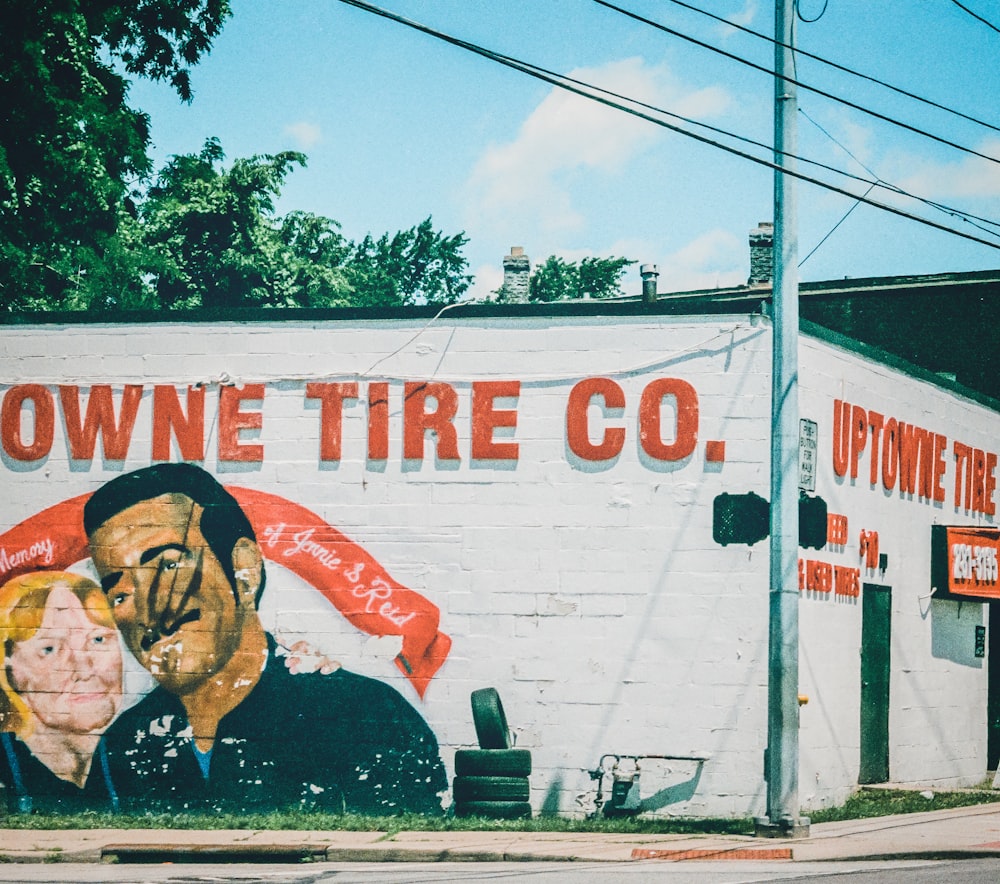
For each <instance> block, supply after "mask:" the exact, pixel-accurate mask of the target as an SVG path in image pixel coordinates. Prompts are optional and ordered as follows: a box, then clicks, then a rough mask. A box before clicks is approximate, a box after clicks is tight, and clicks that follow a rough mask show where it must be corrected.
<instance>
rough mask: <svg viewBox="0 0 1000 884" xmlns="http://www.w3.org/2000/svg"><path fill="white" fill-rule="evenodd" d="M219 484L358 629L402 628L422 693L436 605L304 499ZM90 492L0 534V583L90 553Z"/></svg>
mask: <svg viewBox="0 0 1000 884" xmlns="http://www.w3.org/2000/svg"><path fill="white" fill-rule="evenodd" d="M226 490H227V491H229V493H230V494H232V495H233V497H235V498H236V500H237V502H238V503H239V504H240V506H241V507H242V508H243V510H244V511H245V512H246V514H247V516H248V518H249V519H250V522H251V524H252V525H253V528H254V531H255V533H256V534H257V542H258V544H259V546H260V548H261V552H262V553H263V554H264V556H265V558H268V559H270V560H272V561H274V562H276V563H278V564H280V565H282V566H283V567H285V568H287V569H288V570H289V571H291V572H292V573H294V574H297V575H298V576H299V577H301V578H302V579H303V580H306V581H307V582H308V583H310V584H311V585H312V586H314V587H315V588H316V589H317V590H319V591H320V592H321V593H322V594H323V595H324V596H325V597H326V598H327V599H328V600H329V601H330V602H331V603H332V604H333V605H334V606H335V607H336V608H337V610H338V611H340V613H341V614H343V615H344V617H346V618H347V620H348V621H349V622H350V623H351V624H352V625H354V626H355V627H357V628H358V629H360V630H362V631H363V632H367V633H369V634H371V635H379V636H382V635H399V636H402V639H403V647H402V651H401V652H400V654H399V655H398V656H397V657H396V665H397V666H398V667H399V669H400V670H401V671H402V672H403V674H404V675H405V676H406V677H407V678H408V679H409V680H410V682H411V683H412V684H413V686H414V688H415V689H416V691H417V693H418V694H419V695H420V696H421V697H422V696H423V695H424V691H425V690H426V689H427V685H428V684H429V683H430V680H431V679H432V678H433V677H434V674H435V673H436V672H437V671H438V669H440V668H441V665H442V664H443V663H444V661H445V659H446V658H447V656H448V652H449V650H450V649H451V639H450V638H449V637H448V636H447V635H446V634H445V633H443V632H441V631H440V630H439V629H438V624H439V622H440V612H439V611H438V608H437V607H436V606H435V605H434V604H432V603H431V602H430V601H428V600H427V599H425V598H424V597H423V596H422V595H420V594H419V593H418V592H415V591H414V590H412V589H408V588H407V587H405V586H403V585H402V584H400V583H398V582H397V581H395V580H393V579H392V577H390V576H389V574H388V573H387V572H386V571H385V569H384V568H383V567H382V566H381V565H380V564H379V563H378V562H377V561H376V560H375V559H374V558H373V557H372V556H371V555H369V554H368V553H367V552H366V551H365V550H364V549H362V548H361V547H360V546H359V545H358V544H357V543H355V542H354V541H352V540H350V539H348V538H347V537H346V536H345V535H344V534H342V533H341V532H340V531H338V530H337V529H336V528H334V527H333V526H331V525H329V524H328V523H326V522H325V521H323V519H321V518H320V517H319V516H317V515H316V514H315V513H313V512H311V511H310V510H308V509H306V508H305V507H302V506H299V505H298V504H296V503H293V502H291V501H289V500H286V499H285V498H282V497H278V496H277V495H273V494H267V493H266V492H263V491H254V490H251V489H248V488H239V487H235V486H227V488H226ZM89 497H90V495H89V494H82V495H80V496H79V497H73V498H70V499H69V500H65V501H62V502H61V503H58V504H56V505H55V506H51V507H49V508H48V509H45V510H42V512H40V513H37V514H35V515H34V516H31V517H30V518H28V519H25V520H24V521H23V522H21V523H20V524H18V525H15V526H14V527H13V528H11V529H10V530H9V531H6V532H4V533H3V534H0V584H2V583H4V582H6V581H7V580H9V579H11V578H12V577H16V576H18V575H20V574H26V573H28V572H31V571H41V570H61V569H65V568H68V567H70V566H72V565H74V564H75V563H77V562H80V561H82V560H83V559H86V558H89V556H90V551H89V548H88V545H87V537H86V535H85V534H84V532H83V507H84V504H85V503H86V502H87V500H88V498H89Z"/></svg>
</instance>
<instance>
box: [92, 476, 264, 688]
mask: <svg viewBox="0 0 1000 884" xmlns="http://www.w3.org/2000/svg"><path fill="white" fill-rule="evenodd" d="M201 514H202V507H201V506H199V505H198V504H196V503H194V502H193V501H192V500H191V499H190V498H189V497H187V496H186V495H183V494H164V495H161V496H160V497H157V498H153V499H152V500H146V501H142V502H141V503H138V504H136V505H135V506H131V507H129V508H128V509H125V510H123V511H122V512H120V513H118V514H117V515H115V516H112V517H111V518H110V519H108V520H107V521H106V522H105V523H104V524H102V525H101V526H100V527H99V528H97V529H96V530H95V531H94V532H93V533H92V534H91V536H90V546H91V553H92V556H93V561H94V565H95V566H96V568H97V571H98V573H99V574H100V575H101V585H102V586H103V588H104V590H105V592H106V593H107V596H108V602H109V604H110V605H111V612H112V614H113V615H114V618H115V622H116V623H117V624H118V627H119V629H120V630H121V632H122V635H123V636H124V638H125V643H126V644H127V645H128V647H129V650H131V651H132V653H133V654H134V655H135V657H136V659H137V660H138V661H139V662H140V663H141V664H142V665H143V666H145V667H146V669H148V670H149V671H150V673H152V675H153V676H154V677H155V678H156V680H157V681H158V682H160V684H162V685H163V686H164V687H166V688H167V689H168V690H170V691H171V692H173V693H177V694H183V693H185V692H186V691H187V690H189V689H191V688H193V687H195V686H196V685H198V684H200V683H201V682H203V681H204V680H205V679H206V678H208V677H210V676H212V675H214V674H215V673H217V672H218V671H219V670H220V669H221V668H222V667H223V666H225V664H226V663H227V662H228V661H229V660H230V659H231V658H232V656H233V653H234V652H235V650H236V648H237V647H238V646H239V644H240V638H241V635H242V633H243V627H244V623H245V621H246V619H247V617H248V616H255V615H256V609H255V607H254V603H253V591H252V588H249V591H247V590H248V587H247V586H241V587H240V590H237V589H234V588H233V586H232V584H230V582H229V579H228V578H227V576H226V573H225V572H224V571H223V569H222V566H221V565H220V563H219V560H218V559H217V558H216V556H215V554H214V553H213V552H212V550H211V549H209V546H208V543H207V542H206V541H205V538H204V535H203V534H202V533H201ZM242 543H244V541H240V542H239V543H238V544H237V549H238V550H240V549H241V547H240V544H242ZM246 543H247V544H249V545H250V546H253V549H254V552H255V553H256V555H257V557H258V558H257V561H258V562H259V551H258V550H257V549H256V544H252V543H251V542H250V541H246ZM234 556H235V557H236V558H238V557H239V552H237V553H234ZM258 579H259V578H258Z"/></svg>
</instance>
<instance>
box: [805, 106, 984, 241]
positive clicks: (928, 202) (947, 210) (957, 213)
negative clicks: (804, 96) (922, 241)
mask: <svg viewBox="0 0 1000 884" xmlns="http://www.w3.org/2000/svg"><path fill="white" fill-rule="evenodd" d="M799 113H800V114H802V116H804V117H805V118H806V119H807V120H808V121H809V122H810V123H812V124H813V125H814V126H815V127H816V128H817V129H819V131H820V132H822V133H823V134H824V135H825V136H826V137H827V138H829V139H830V140H831V141H832V142H833V143H834V144H836V145H837V147H839V148H840V149H841V150H842V151H843V152H844V153H846V154H847V155H848V156H849V157H850V158H851V159H852V160H854V162H856V163H857V164H858V165H859V166H861V168H862V169H864V170H865V171H866V172H867V173H868V174H869V175H871V176H872V178H873V179H874V181H873V182H872V184H873V186H878V187H883V188H885V189H886V190H890V191H892V192H893V193H895V194H897V195H899V196H905V197H908V198H909V199H912V200H916V201H917V202H921V203H923V204H924V205H925V206H928V207H930V208H932V209H937V210H938V211H939V212H943V213H944V214H946V215H950V216H951V217H952V218H958V219H960V220H962V221H965V222H966V223H967V224H971V225H972V226H973V227H978V228H979V229H980V230H982V231H983V232H985V233H993V232H994V231H993V230H990V229H988V228H987V227H983V226H982V225H983V224H988V225H989V226H990V227H993V228H996V229H998V230H1000V222H998V221H994V220H993V219H991V218H983V217H982V216H980V215H974V214H973V213H971V212H966V211H962V210H959V209H955V208H952V207H951V206H946V205H944V204H943V203H939V202H936V201H935V200H932V199H928V198H927V197H923V196H917V195H916V194H914V193H910V192H909V191H906V190H903V188H901V187H898V186H896V185H895V184H890V183H889V182H887V181H886V180H885V179H884V178H882V176H880V175H879V174H878V172H875V171H874V170H873V169H871V168H870V167H869V166H866V165H865V164H864V163H863V162H861V160H859V159H858V158H857V157H856V156H855V155H854V154H853V153H851V151H849V150H848V149H847V148H846V147H845V146H844V145H843V144H842V143H841V142H840V141H838V140H837V139H836V138H834V137H833V135H831V134H830V133H829V132H828V131H827V130H826V129H824V128H823V127H822V126H821V125H820V124H819V123H817V122H816V121H815V120H814V119H813V118H812V117H811V116H809V114H807V113H806V112H805V111H804V110H803V109H802V108H801V107H800V108H799ZM845 174H846V173H845ZM849 177H852V178H853V177H855V176H849ZM857 180H859V181H865V180H866V179H864V178H860V177H858V178H857ZM977 222H980V223H977Z"/></svg>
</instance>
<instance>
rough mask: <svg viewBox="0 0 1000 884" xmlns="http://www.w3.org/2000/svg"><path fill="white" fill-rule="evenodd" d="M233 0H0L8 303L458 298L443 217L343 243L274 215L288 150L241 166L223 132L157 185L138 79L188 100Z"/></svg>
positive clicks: (465, 283) (455, 241)
mask: <svg viewBox="0 0 1000 884" xmlns="http://www.w3.org/2000/svg"><path fill="white" fill-rule="evenodd" d="M229 15H230V3H229V0H132V2H131V3H115V2H109V0H39V2H37V3H25V2H23V0H0V29H2V30H0V33H2V35H3V38H4V49H3V53H2V55H0V120H2V125H0V309H5V310H7V311H9V312H18V311H23V310H39V309H41V310H45V309H69V310H84V309H134V308H154V309H176V308H200V307H205V308H216V309H229V308H235V307H267V306H284V307H290V306H347V305H359V306H393V305H405V304H422V303H428V304H447V303H452V302H454V301H456V300H458V299H459V298H460V297H461V296H462V295H463V294H464V293H465V292H466V290H467V289H468V287H469V285H470V284H471V281H472V277H471V276H469V275H468V274H467V273H466V268H467V264H466V260H465V258H464V256H463V255H462V248H463V247H464V246H465V244H466V242H467V240H466V238H465V235H464V234H462V233H460V234H457V235H455V236H445V235H444V234H442V233H440V232H438V231H436V230H434V228H433V226H432V223H431V219H430V218H427V219H426V220H425V221H423V222H421V223H420V224H418V225H416V226H414V227H412V228H410V229H409V230H403V231H400V232H398V233H396V234H392V235H389V234H386V235H384V236H381V237H379V238H377V239H376V238H374V237H371V236H368V237H365V239H364V240H362V241H361V242H360V243H353V242H349V241H348V240H346V239H345V238H344V237H343V235H342V234H341V232H340V227H339V225H338V224H337V222H335V221H333V220H332V219H330V218H325V217H323V216H320V215H313V214H310V213H305V212H292V213H289V214H288V215H286V216H284V217H278V216H277V215H276V214H275V205H276V201H277V199H278V197H279V196H280V194H281V189H282V186H283V184H284V182H285V179H286V177H287V175H288V174H289V173H290V172H291V171H292V170H293V169H294V168H295V167H297V166H302V165H305V161H306V158H305V156H304V155H302V154H300V153H297V152H294V151H285V152H282V153H277V154H274V155H261V156H251V157H248V158H243V159H237V160H235V161H234V162H232V163H231V164H230V165H229V166H226V165H225V164H224V160H225V157H224V154H223V151H222V147H221V145H220V144H219V142H218V140H217V139H214V138H210V139H208V140H207V141H206V142H205V145H204V147H203V148H202V150H201V151H200V152H198V153H194V154H186V155H181V156H175V157H172V158H171V159H170V161H169V162H168V163H167V164H166V165H165V166H164V168H163V169H161V170H160V171H159V173H158V174H157V175H156V176H155V177H151V173H152V169H151V164H150V161H149V158H148V153H147V151H148V148H149V137H150V136H149V119H148V118H147V116H146V115H145V114H143V113H142V112H140V111H137V110H134V109H132V108H130V107H129V106H128V104H127V97H128V86H129V83H128V80H127V79H126V76H141V77H147V78H151V79H154V80H163V81H166V82H169V83H170V84H171V85H172V86H173V88H174V89H175V90H176V91H177V93H178V96H179V97H180V98H181V99H183V100H190V99H191V77H190V68H191V66H192V65H194V64H196V63H197V61H198V60H199V59H200V58H201V57H202V56H203V55H204V54H205V53H207V52H208V51H209V49H210V48H211V44H212V41H213V39H214V38H215V37H216V36H217V35H218V34H219V32H220V30H221V28H222V25H223V23H224V22H225V20H226V19H227V18H228V17H229Z"/></svg>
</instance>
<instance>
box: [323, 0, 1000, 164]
mask: <svg viewBox="0 0 1000 884" xmlns="http://www.w3.org/2000/svg"><path fill="white" fill-rule="evenodd" d="M341 2H348V0H341ZM593 2H594V3H596V4H597V5H598V6H604V7H606V8H607V9H610V10H612V11H614V12H617V13H619V14H621V15H624V16H626V17H627V18H631V19H633V20H635V21H637V22H640V23H641V24H645V25H649V27H651V28H656V30H658V31H663V33H665V34H670V36H672V37H678V38H679V39H681V40H684V41H686V42H688V43H691V44H692V45H694V46H699V47H701V48H702V49H708V50H709V51H710V52H714V53H716V54H717V55H721V56H723V57H725V58H729V59H732V60H733V61H737V62H739V63H740V64H742V65H746V66H747V67H749V68H753V69H754V70H757V71H761V72H762V73H765V74H767V75H768V76H770V77H773V76H774V71H772V70H770V69H769V68H767V67H765V66H764V65H760V64H757V63H756V62H753V61H750V60H749V59H746V58H743V57H742V56H740V55H736V54H735V53H733V52H727V51H726V50H725V49H720V48H719V47H718V46H713V45H712V44H711V43H706V42H704V41H703V40H699V39H697V38H696V37H692V36H690V35H689V34H685V33H683V32H681V31H677V30H675V29H674V28H668V27H667V26H666V25H662V24H660V23H659V22H656V21H653V20H652V19H649V18H646V17H645V16H642V15H639V14H638V13H636V12H631V11H630V10H628V9H624V8H623V7H621V6H616V5H615V4H614V3H609V2H608V0H593ZM351 5H352V6H353V5H356V4H353V3H352V4H351ZM782 45H785V44H782ZM795 51H797V50H795ZM784 79H785V81H786V82H788V83H791V84H793V85H794V86H798V87H799V88H800V89H805V90H807V91H809V92H812V93H814V94H816V95H821V96H823V98H829V99H830V100H831V101H836V102H837V103H838V104H842V105H844V106H845V107H849V108H851V109H852V110H856V111H860V112H861V113H863V114H868V116H870V117H874V118H875V119H877V120H882V122H884V123H890V124H891V125H893V126H898V127H899V128H900V129H905V130H907V131H908V132H913V133H914V134H916V135H922V136H923V137H924V138H930V139H931V140H932V141H936V142H938V143H939V144H943V145H946V146H947V147H951V148H954V149H955V150H959V151H961V152H962V153H967V154H972V155H973V156H977V157H980V158H981V159H984V160H989V162H991V163H997V164H998V165H1000V159H997V158H996V157H991V156H990V155H989V154H985V153H980V152H979V151H978V150H975V149H973V148H971V147H966V146H965V145H963V144H958V143H957V142H955V141H951V140H949V139H947V138H944V137H942V136H940V135H935V134H933V133H932V132H927V131H926V130H924V129H920V128H919V127H917V126H911V125H910V124H909V123H904V122H903V121H902V120H897V119H894V118H893V117H890V116H887V115H885V114H883V113H879V112H878V111H875V110H872V109H871V108H867V107H865V106H864V105H861V104H857V103H856V102H853V101H850V100H849V99H847V98H841V97H840V96H839V95H834V94H833V93H832V92H827V91H825V90H823V89H820V88H818V87H816V86H810V85H809V84H808V83H803V82H802V81H801V80H798V79H793V78H791V77H785V78H784Z"/></svg>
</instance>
